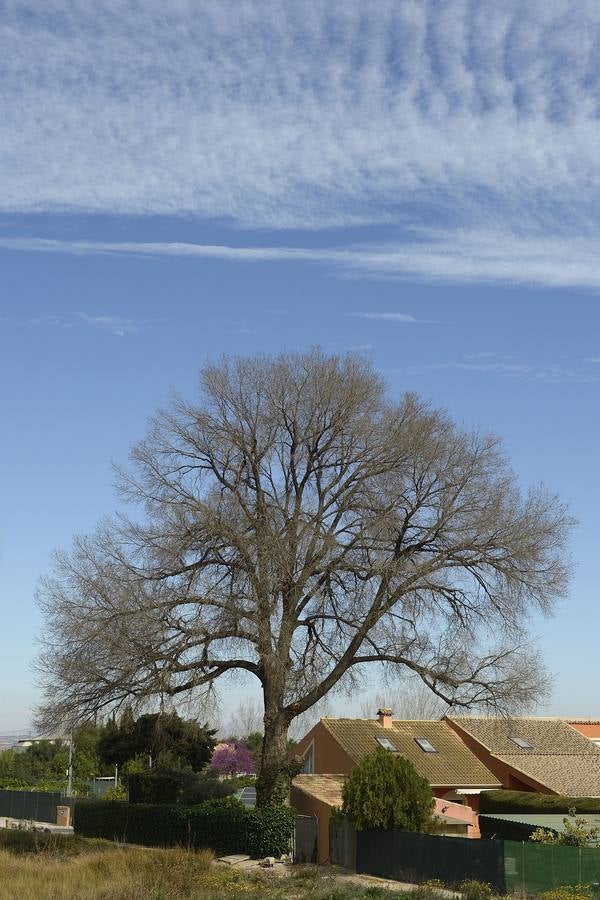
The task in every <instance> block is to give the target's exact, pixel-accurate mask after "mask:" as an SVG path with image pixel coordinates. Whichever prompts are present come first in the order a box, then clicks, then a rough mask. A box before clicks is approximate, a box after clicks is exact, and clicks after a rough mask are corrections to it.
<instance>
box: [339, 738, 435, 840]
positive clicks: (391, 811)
mask: <svg viewBox="0 0 600 900" xmlns="http://www.w3.org/2000/svg"><path fill="white" fill-rule="evenodd" d="M342 800H343V804H342V814H343V815H344V816H346V818H348V819H349V820H350V821H351V822H352V823H353V825H354V826H355V827H356V828H358V829H359V830H362V829H364V828H382V829H386V830H387V829H389V828H403V829H405V830H406V831H435V830H436V820H435V817H434V815H433V807H434V798H433V794H432V792H431V787H430V785H429V782H428V781H427V780H426V779H425V778H422V777H421V776H420V775H419V773H418V772H417V770H416V769H415V767H414V766H413V764H412V763H411V762H409V760H407V759H404V758H403V757H401V756H397V755H396V754H394V753H390V752H389V750H384V749H383V748H378V749H377V750H376V751H375V752H374V753H371V754H369V756H365V757H364V758H363V759H362V760H361V762H360V763H359V764H358V766H356V768H354V769H353V770H352V772H351V773H350V775H349V776H348V777H347V778H346V781H345V782H344V786H343V789H342Z"/></svg>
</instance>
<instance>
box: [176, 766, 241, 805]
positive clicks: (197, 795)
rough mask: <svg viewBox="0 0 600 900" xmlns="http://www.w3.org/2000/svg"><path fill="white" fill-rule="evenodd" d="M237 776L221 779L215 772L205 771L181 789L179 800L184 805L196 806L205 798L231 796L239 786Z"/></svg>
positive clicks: (214, 798)
mask: <svg viewBox="0 0 600 900" xmlns="http://www.w3.org/2000/svg"><path fill="white" fill-rule="evenodd" d="M240 780H241V779H239V778H225V779H223V781H221V779H220V778H219V777H218V775H217V774H216V772H210V771H209V772H206V773H203V774H202V775H197V776H195V778H194V780H193V781H190V782H189V783H188V784H187V785H186V786H185V787H184V788H183V790H182V792H181V796H180V798H179V799H180V801H181V803H185V804H186V806H197V804H198V803H203V802H204V801H205V800H218V799H221V798H223V797H231V795H232V794H234V793H235V792H236V791H237V790H239V788H240V787H244V785H243V784H242V785H240V783H239V782H240Z"/></svg>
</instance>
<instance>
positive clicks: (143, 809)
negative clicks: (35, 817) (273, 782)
mask: <svg viewBox="0 0 600 900" xmlns="http://www.w3.org/2000/svg"><path fill="white" fill-rule="evenodd" d="M294 820H295V813H294V811H293V810H292V809H290V808H289V807H285V806H272V807H263V808H260V809H257V808H248V807H245V806H243V805H242V804H241V803H239V801H237V800H234V799H232V798H227V799H224V800H207V801H205V802H204V803H201V804H199V805H198V806H183V805H156V804H144V803H138V804H131V803H124V802H123V801H118V800H109V801H104V800H96V801H86V800H80V801H78V802H77V803H76V805H75V830H76V832H77V834H81V835H85V836H87V837H101V838H107V839H108V840H118V841H126V842H129V843H132V844H144V845H147V846H150V847H173V846H184V847H194V848H199V847H208V848H210V849H212V850H215V851H216V852H217V853H222V854H225V853H248V854H249V855H250V856H253V857H263V856H280V855H281V854H282V853H286V852H287V851H288V850H289V848H290V841H291V836H292V833H293V830H294Z"/></svg>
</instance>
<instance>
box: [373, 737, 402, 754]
mask: <svg viewBox="0 0 600 900" xmlns="http://www.w3.org/2000/svg"><path fill="white" fill-rule="evenodd" d="M375 740H376V741H377V743H378V744H379V745H380V746H381V747H383V749H384V750H391V752H392V753H396V752H397V750H396V748H395V746H394V745H393V744H392V742H391V741H390V740H389V738H386V737H377V738H375Z"/></svg>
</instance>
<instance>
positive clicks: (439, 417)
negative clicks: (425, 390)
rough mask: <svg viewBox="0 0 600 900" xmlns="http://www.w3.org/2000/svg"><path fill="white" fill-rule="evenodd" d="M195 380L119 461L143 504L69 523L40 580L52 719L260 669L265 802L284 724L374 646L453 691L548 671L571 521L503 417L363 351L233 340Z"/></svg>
mask: <svg viewBox="0 0 600 900" xmlns="http://www.w3.org/2000/svg"><path fill="white" fill-rule="evenodd" d="M200 393H201V396H200V399H199V401H198V402H197V403H192V402H186V401H185V400H182V399H174V400H173V401H172V402H171V404H170V406H169V408H167V409H165V410H162V411H159V412H158V414H157V415H156V417H155V418H154V420H153V423H152V425H151V427H150V429H149V433H148V435H147V437H146V438H145V440H143V441H141V442H140V443H139V444H137V445H136V446H135V447H134V448H133V450H132V453H131V465H130V466H129V467H128V468H127V469H125V470H122V471H121V472H120V478H119V484H120V490H121V492H122V494H123V495H124V497H125V498H127V500H129V501H130V502H131V503H132V504H133V507H134V514H135V520H129V519H126V518H123V517H116V518H115V519H113V520H110V521H107V522H105V523H103V524H102V525H101V526H100V527H99V528H98V530H97V532H96V533H94V534H93V535H91V536H88V537H81V538H78V539H76V540H75V542H74V547H73V549H72V550H71V551H70V552H68V553H59V554H58V555H57V558H56V565H55V570H54V573H53V575H51V576H50V577H48V578H47V579H46V580H45V581H44V582H43V583H42V586H41V589H40V602H41V605H42V609H43V612H44V615H45V626H44V631H43V635H44V638H43V640H44V644H45V648H44V649H43V651H42V654H41V656H40V658H39V667H40V670H41V673H42V682H43V684H44V686H45V701H44V704H43V710H42V712H43V717H44V718H45V721H46V722H47V723H50V722H52V723H53V724H55V723H56V722H57V721H59V720H65V719H66V718H73V717H79V718H82V717H86V716H89V715H92V714H97V713H101V712H102V711H103V710H107V709H109V708H111V707H114V705H115V704H119V703H120V702H123V701H125V700H128V701H130V700H132V699H134V700H135V699H138V700H140V701H142V700H148V699H149V698H152V697H161V698H163V699H164V698H174V697H177V696H178V695H179V696H182V695H185V693H186V692H192V693H193V692H194V691H200V690H201V689H202V688H206V686H209V685H211V684H213V683H214V682H215V681H217V679H220V678H222V677H223V676H226V675H227V674H228V673H233V672H236V671H238V672H239V671H242V672H245V673H250V675H252V676H254V677H255V678H257V679H258V681H259V682H260V685H261V688H262V692H263V697H264V744H263V748H262V763H261V766H260V776H259V781H258V796H259V802H266V801H268V800H269V798H271V797H272V796H273V792H274V790H275V786H276V782H277V779H278V777H279V775H280V774H281V773H282V771H283V770H284V767H285V758H286V735H287V732H288V727H289V725H290V723H291V722H292V721H293V720H294V719H295V717H297V716H299V715H300V714H302V713H304V712H305V711H306V710H308V709H310V707H311V706H312V705H313V704H315V703H316V702H317V701H319V700H320V699H321V698H322V697H324V696H325V695H326V694H327V693H328V692H329V691H331V690H332V689H334V688H336V687H339V686H340V685H341V684H344V685H345V686H346V687H348V686H349V685H350V686H351V681H352V679H353V678H357V677H358V676H359V675H360V673H361V670H363V671H364V668H363V667H364V666H366V665H367V664H370V663H373V664H380V665H382V666H386V667H388V668H390V669H393V670H396V671H398V670H399V671H404V672H411V673H413V674H416V675H417V676H419V677H420V678H421V679H422V680H423V682H424V683H425V684H426V685H427V686H428V687H429V688H430V689H431V690H432V691H433V692H434V693H435V694H436V695H437V696H439V697H440V698H442V699H444V700H445V701H446V702H447V703H448V704H450V705H451V706H454V707H456V706H469V705H472V704H477V706H479V707H482V706H484V707H485V706H486V705H487V706H491V707H494V708H497V709H503V708H505V707H507V706H509V705H510V706H511V707H512V708H514V706H515V704H518V703H519V702H530V701H531V699H532V698H535V697H536V696H539V695H540V693H542V692H543V689H544V684H545V676H544V673H543V669H542V667H541V665H540V663H539V660H538V657H537V653H536V652H535V651H533V650H531V649H530V648H528V646H527V634H526V625H527V620H528V617H529V614H530V613H531V612H534V611H542V613H548V612H549V611H550V610H551V608H552V604H553V602H554V601H555V599H556V598H557V597H558V596H559V595H561V594H563V592H564V591H565V588H566V583H567V576H568V565H567V563H566V558H565V541H566V539H567V537H568V532H569V529H570V525H571V520H570V519H569V517H568V514H567V512H566V510H565V507H564V506H563V505H562V504H561V503H560V502H559V501H558V500H557V498H556V497H555V496H552V495H549V494H548V493H546V492H545V491H544V490H543V489H542V488H536V489H532V490H529V491H527V492H524V493H523V492H521V491H520V490H519V487H518V485H517V481H516V478H515V476H514V474H513V473H512V472H511V470H510V469H509V467H508V465H507V462H506V460H505V456H504V453H503V450H502V447H501V444H500V442H499V440H498V439H497V438H496V437H494V436H492V435H489V434H482V433H473V432H468V431H464V430H462V429H460V428H458V427H457V426H456V425H455V424H453V422H452V421H451V420H450V418H449V417H448V415H447V414H446V413H445V412H444V411H442V410H436V409H433V408H431V407H430V406H429V405H428V404H426V403H425V402H423V401H421V400H420V399H419V398H418V397H416V396H414V395H412V394H407V395H405V396H403V397H401V399H399V400H394V399H390V398H389V397H388V396H387V395H386V391H385V388H384V385H383V383H382V380H381V378H380V377H379V375H378V374H376V373H375V372H374V371H373V369H372V367H371V366H370V364H369V363H368V362H367V361H365V360H364V359H362V358H359V357H356V356H353V355H348V356H344V357H327V356H324V355H323V354H321V352H319V351H313V352H311V353H308V354H304V355H301V354H298V355H296V354H287V355H282V356H280V357H278V358H274V359H272V358H265V357H255V358H251V359H234V360H228V359H225V360H223V361H222V362H220V363H218V364H216V365H208V366H206V367H205V368H204V369H203V371H202V373H201V386H200ZM392 675H393V673H390V676H392ZM357 683H358V682H357Z"/></svg>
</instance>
